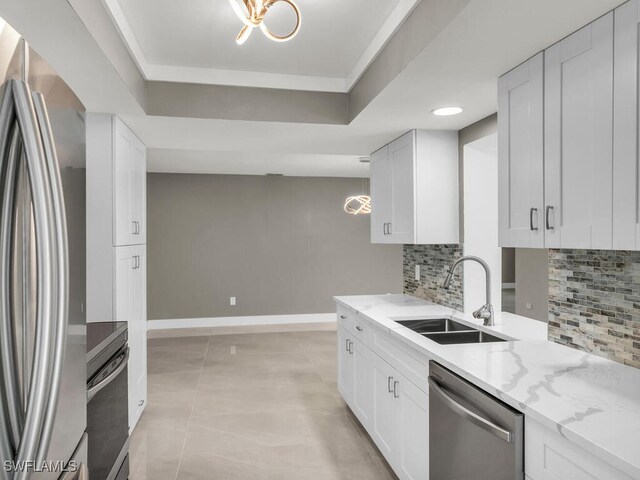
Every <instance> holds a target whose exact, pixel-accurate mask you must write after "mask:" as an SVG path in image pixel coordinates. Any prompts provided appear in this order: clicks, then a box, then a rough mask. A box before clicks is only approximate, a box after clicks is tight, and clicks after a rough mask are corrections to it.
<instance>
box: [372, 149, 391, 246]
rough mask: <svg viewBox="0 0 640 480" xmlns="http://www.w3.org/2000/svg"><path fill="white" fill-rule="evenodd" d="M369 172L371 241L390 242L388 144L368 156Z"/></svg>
mask: <svg viewBox="0 0 640 480" xmlns="http://www.w3.org/2000/svg"><path fill="white" fill-rule="evenodd" d="M369 168H370V172H371V242H372V243H391V239H390V237H389V236H388V234H387V229H388V226H389V223H390V222H391V198H392V197H391V169H390V167H389V145H385V146H384V147H382V148H381V149H380V150H377V151H376V152H374V153H372V154H371V156H370V157H369Z"/></svg>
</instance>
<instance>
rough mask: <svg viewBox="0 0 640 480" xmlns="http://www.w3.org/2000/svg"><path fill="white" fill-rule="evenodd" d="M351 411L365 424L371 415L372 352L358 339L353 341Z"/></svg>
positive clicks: (369, 420)
mask: <svg viewBox="0 0 640 480" xmlns="http://www.w3.org/2000/svg"><path fill="white" fill-rule="evenodd" d="M352 350H353V355H352V357H353V412H354V413H355V414H356V416H357V417H358V419H359V420H360V422H361V423H362V424H363V425H365V426H367V425H369V424H370V423H371V421H372V417H373V371H374V370H373V361H374V357H373V355H374V353H373V352H372V351H371V349H369V348H368V347H366V346H365V345H364V344H362V343H361V342H360V341H358V340H354V342H353V349H352Z"/></svg>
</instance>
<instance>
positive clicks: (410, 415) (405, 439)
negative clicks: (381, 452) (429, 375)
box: [398, 378, 429, 480]
mask: <svg viewBox="0 0 640 480" xmlns="http://www.w3.org/2000/svg"><path fill="white" fill-rule="evenodd" d="M399 387H400V398H399V400H400V452H399V459H398V460H399V465H398V467H399V469H400V472H401V473H400V474H399V475H400V477H401V478H407V479H410V480H424V479H426V478H429V396H428V395H427V394H426V393H425V392H423V391H422V390H420V389H419V388H418V387H416V386H415V385H414V384H413V383H411V382H410V381H408V380H407V379H406V378H402V379H401V380H400V385H399Z"/></svg>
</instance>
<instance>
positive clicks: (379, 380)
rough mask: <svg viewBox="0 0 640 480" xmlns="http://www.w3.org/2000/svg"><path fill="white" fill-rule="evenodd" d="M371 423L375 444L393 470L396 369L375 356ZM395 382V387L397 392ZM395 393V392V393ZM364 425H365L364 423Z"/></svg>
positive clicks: (396, 421)
mask: <svg viewBox="0 0 640 480" xmlns="http://www.w3.org/2000/svg"><path fill="white" fill-rule="evenodd" d="M373 370H374V372H373V424H372V425H371V431H370V432H369V433H370V434H371V436H372V438H373V441H374V442H376V445H377V446H378V448H379V449H380V451H381V452H382V454H383V455H384V456H385V458H386V459H387V461H388V462H389V464H390V465H391V466H392V467H394V470H395V464H396V463H397V462H395V457H396V456H397V451H398V449H399V446H400V442H399V438H398V437H399V433H400V418H399V415H398V414H399V409H398V405H399V402H398V400H397V398H395V397H394V393H393V391H394V382H398V380H397V378H396V376H397V375H398V374H397V372H396V370H395V369H394V368H393V367H392V366H391V365H389V364H388V363H387V362H385V361H384V360H382V359H381V358H380V357H378V356H376V359H375V361H374V365H373ZM397 388H398V387H397V384H395V389H396V392H397ZM396 395H397V393H396ZM365 427H367V426H366V425H365Z"/></svg>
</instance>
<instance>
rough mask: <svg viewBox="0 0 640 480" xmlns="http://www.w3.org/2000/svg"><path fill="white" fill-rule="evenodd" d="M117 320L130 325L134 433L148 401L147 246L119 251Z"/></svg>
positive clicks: (130, 381) (115, 287)
mask: <svg viewBox="0 0 640 480" xmlns="http://www.w3.org/2000/svg"><path fill="white" fill-rule="evenodd" d="M114 279H115V286H114V291H115V298H114V312H116V318H115V320H116V321H121V322H127V327H128V336H129V339H128V344H129V365H128V372H127V373H128V377H129V428H130V429H131V430H133V428H134V427H135V425H136V423H137V422H138V419H139V418H140V415H141V414H142V410H143V409H144V407H145V404H146V400H147V305H146V289H147V285H146V282H147V276H146V246H145V245H135V246H125V247H116V248H115V275H114Z"/></svg>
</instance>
